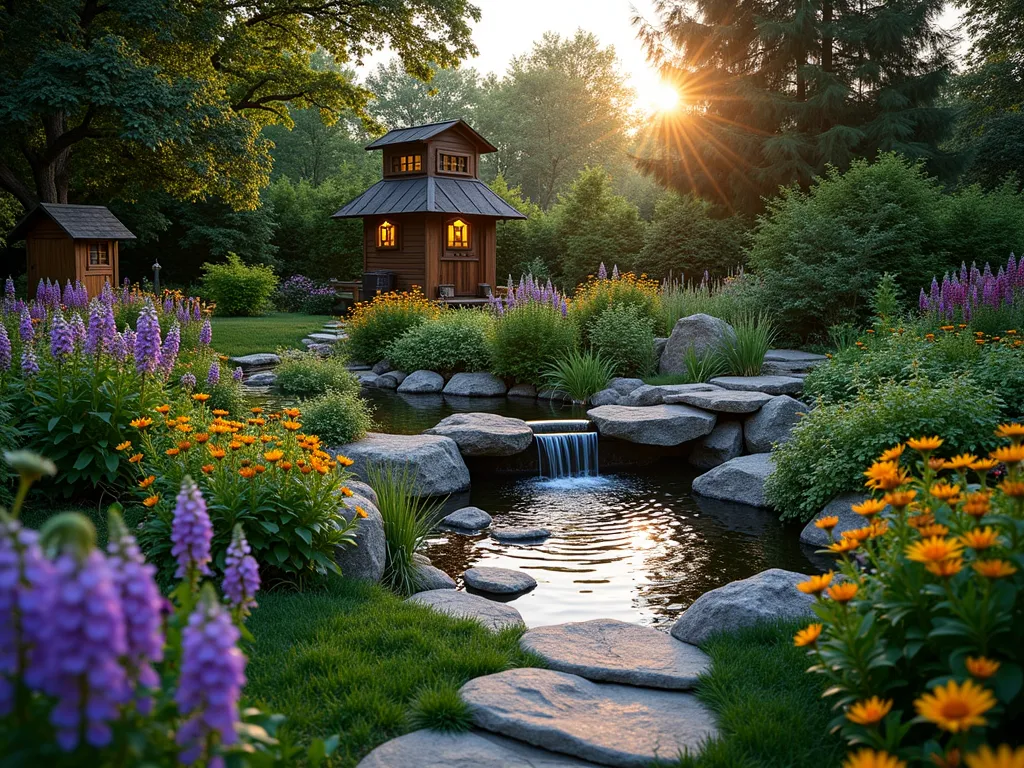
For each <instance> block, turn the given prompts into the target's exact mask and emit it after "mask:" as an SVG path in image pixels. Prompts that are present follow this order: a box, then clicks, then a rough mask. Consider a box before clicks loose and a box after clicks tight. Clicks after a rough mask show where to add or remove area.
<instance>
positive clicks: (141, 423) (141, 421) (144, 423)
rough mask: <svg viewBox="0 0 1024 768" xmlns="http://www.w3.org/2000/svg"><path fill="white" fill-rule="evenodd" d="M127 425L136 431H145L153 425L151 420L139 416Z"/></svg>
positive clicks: (147, 417)
mask: <svg viewBox="0 0 1024 768" xmlns="http://www.w3.org/2000/svg"><path fill="white" fill-rule="evenodd" d="M128 423H129V424H130V425H131V426H133V427H135V428H136V429H145V428H146V427H149V426H151V425H152V424H153V420H152V419H151V418H149V416H140V417H139V418H137V419H132V420H131V421H129V422H128Z"/></svg>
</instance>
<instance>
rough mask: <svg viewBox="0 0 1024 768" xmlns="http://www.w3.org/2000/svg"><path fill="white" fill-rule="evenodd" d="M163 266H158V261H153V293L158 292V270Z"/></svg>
mask: <svg viewBox="0 0 1024 768" xmlns="http://www.w3.org/2000/svg"><path fill="white" fill-rule="evenodd" d="M161 269H163V267H161V266H160V262H159V261H154V262H153V293H155V294H157V295H159V294H160V270H161Z"/></svg>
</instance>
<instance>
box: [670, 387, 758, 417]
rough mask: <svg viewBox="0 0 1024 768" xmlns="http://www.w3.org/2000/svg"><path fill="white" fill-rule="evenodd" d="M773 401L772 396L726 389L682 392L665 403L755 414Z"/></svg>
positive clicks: (724, 411)
mask: <svg viewBox="0 0 1024 768" xmlns="http://www.w3.org/2000/svg"><path fill="white" fill-rule="evenodd" d="M771 399H772V396H771V395H766V394H764V393H763V392H738V391H735V390H728V389H725V390H720V391H718V392H681V393H680V394H678V395H668V396H667V397H666V398H665V402H666V403H669V404H672V403H682V404H684V405H692V406H694V407H695V408H702V409H704V410H705V411H714V412H715V413H754V411H757V410H760V408H761V406H762V405H764V404H765V403H767V402H768V401H770V400H771Z"/></svg>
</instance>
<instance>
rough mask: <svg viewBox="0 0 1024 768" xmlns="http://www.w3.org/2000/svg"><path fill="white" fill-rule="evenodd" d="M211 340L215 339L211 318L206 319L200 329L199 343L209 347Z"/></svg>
mask: <svg viewBox="0 0 1024 768" xmlns="http://www.w3.org/2000/svg"><path fill="white" fill-rule="evenodd" d="M211 341H213V326H212V325H210V321H209V320H204V321H203V327H202V328H200V329H199V343H200V344H202V345H203V346H204V347H208V346H210V342H211Z"/></svg>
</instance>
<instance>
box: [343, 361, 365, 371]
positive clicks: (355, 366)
mask: <svg viewBox="0 0 1024 768" xmlns="http://www.w3.org/2000/svg"><path fill="white" fill-rule="evenodd" d="M345 369H346V370H347V371H349V372H350V373H359V372H360V371H368V370H370V366H369V365H364V364H363V363H349V364H348V365H346V366H345Z"/></svg>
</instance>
